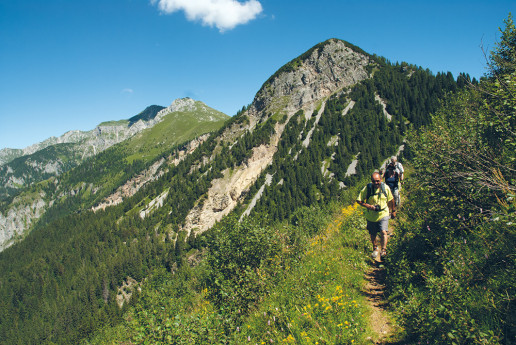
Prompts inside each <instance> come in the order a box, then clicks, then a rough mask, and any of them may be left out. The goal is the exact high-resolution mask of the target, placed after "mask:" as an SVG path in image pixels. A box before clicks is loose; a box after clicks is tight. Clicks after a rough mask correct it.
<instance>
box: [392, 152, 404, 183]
mask: <svg viewBox="0 0 516 345" xmlns="http://www.w3.org/2000/svg"><path fill="white" fill-rule="evenodd" d="M391 164H392V165H394V168H395V170H396V172H397V173H398V176H399V177H400V181H403V173H404V172H405V170H404V169H403V164H401V163H400V162H398V158H397V157H396V156H392V157H391Z"/></svg>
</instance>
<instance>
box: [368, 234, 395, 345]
mask: <svg viewBox="0 0 516 345" xmlns="http://www.w3.org/2000/svg"><path fill="white" fill-rule="evenodd" d="M390 233H391V234H392V229H391V230H390ZM384 265H385V263H384V262H382V261H381V259H380V256H378V257H377V258H376V259H374V260H373V259H371V265H370V268H369V270H368V271H367V272H366V275H365V277H366V280H367V284H366V285H365V287H364V294H365V295H366V297H367V300H368V302H369V307H370V310H371V317H370V325H371V329H372V330H373V331H374V332H375V334H376V337H375V338H374V339H370V340H371V344H375V345H402V344H404V343H403V342H399V336H400V334H399V332H400V330H399V328H398V327H397V326H396V324H395V322H394V320H393V319H392V316H391V315H390V313H389V312H388V310H387V308H388V302H387V299H386V296H385V277H386V274H387V271H386V269H385V266H384Z"/></svg>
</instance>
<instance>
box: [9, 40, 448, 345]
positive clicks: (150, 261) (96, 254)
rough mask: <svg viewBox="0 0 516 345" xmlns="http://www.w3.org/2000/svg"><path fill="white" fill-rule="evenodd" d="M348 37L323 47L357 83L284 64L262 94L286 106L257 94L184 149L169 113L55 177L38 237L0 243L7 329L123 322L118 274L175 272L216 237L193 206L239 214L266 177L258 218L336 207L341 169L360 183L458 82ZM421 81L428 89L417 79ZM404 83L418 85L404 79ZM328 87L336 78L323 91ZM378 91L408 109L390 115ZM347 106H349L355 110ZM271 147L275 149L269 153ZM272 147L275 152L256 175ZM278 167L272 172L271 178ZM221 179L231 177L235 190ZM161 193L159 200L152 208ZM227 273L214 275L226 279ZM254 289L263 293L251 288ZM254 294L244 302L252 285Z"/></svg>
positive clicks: (72, 336)
mask: <svg viewBox="0 0 516 345" xmlns="http://www.w3.org/2000/svg"><path fill="white" fill-rule="evenodd" d="M341 44H342V43H339V42H338V41H329V42H327V43H326V44H325V45H324V49H327V50H325V51H326V52H328V54H326V55H325V56H322V57H318V56H315V55H313V54H311V55H310V56H311V59H312V58H313V59H318V58H320V59H323V61H322V62H323V64H322V65H324V66H327V67H331V66H332V65H331V61H332V59H331V57H332V55H331V54H333V53H335V54H337V56H339V59H336V60H335V61H339V63H341V62H342V63H343V65H342V66H340V67H339V68H340V69H339V71H342V73H347V72H346V71H349V73H352V74H354V73H357V75H360V78H363V79H359V81H358V82H355V83H354V84H349V80H350V79H352V78H349V76H348V75H335V76H332V75H331V74H326V72H327V71H328V70H330V69H331V68H326V67H325V68H324V69H322V70H321V71H316V72H313V74H309V73H311V72H310V71H308V70H306V69H294V70H289V71H288V72H282V73H279V75H278V77H277V78H276V79H275V81H274V85H275V87H278V90H279V91H278V92H277V93H276V90H272V89H271V90H270V91H271V93H270V94H269V95H266V96H264V97H263V98H260V99H259V101H260V102H263V104H269V105H270V104H280V103H281V102H282V101H281V102H276V99H275V98H274V97H276V96H274V95H276V94H277V95H278V96H277V97H278V99H279V98H281V99H282V98H289V99H290V101H288V102H287V103H286V105H285V107H284V108H278V111H277V112H274V113H270V112H269V111H270V110H271V109H272V108H271V107H269V106H267V107H265V108H264V109H265V110H264V112H262V113H260V112H259V111H258V110H257V109H259V107H257V106H256V105H254V104H251V105H250V106H249V107H247V108H246V109H244V110H243V111H242V112H240V113H239V114H238V115H237V116H235V117H234V118H232V119H231V120H229V121H227V122H226V123H225V124H222V122H223V121H224V119H218V120H217V121H218V123H219V126H220V127H217V126H214V127H209V128H204V129H203V132H204V131H210V130H213V133H212V135H210V137H209V138H207V139H206V140H205V141H203V142H202V143H200V144H199V146H197V148H195V150H193V151H192V152H190V153H189V154H183V155H182V156H181V157H182V160H179V159H177V160H176V159H175V158H178V157H179V155H180V152H186V151H182V150H181V149H182V148H183V147H184V146H186V144H185V142H182V143H180V142H171V141H168V140H169V135H170V133H173V132H174V129H173V128H172V127H166V121H167V119H165V120H164V121H163V123H160V124H159V125H156V126H155V127H156V129H154V128H153V129H151V130H149V131H148V132H143V133H142V134H141V135H140V136H137V137H134V138H133V139H131V140H129V141H127V142H124V143H120V144H117V145H115V146H113V147H111V148H110V149H108V150H105V151H103V152H102V153H100V154H99V155H97V156H96V157H94V158H90V159H89V160H88V161H87V162H86V163H85V164H81V165H79V166H78V167H76V168H74V169H72V170H70V171H69V172H67V173H65V174H63V175H62V176H60V177H59V178H58V182H57V183H56V184H49V185H48V186H46V187H48V189H46V190H45V191H46V193H48V194H49V195H57V196H59V197H60V198H59V199H58V200H56V201H54V204H53V205H52V207H51V208H50V209H49V210H48V211H47V212H46V213H45V215H44V216H43V217H42V218H41V221H40V222H39V224H38V225H37V226H36V228H35V230H34V231H33V232H31V233H30V234H29V235H28V236H27V238H26V239H25V240H24V241H22V242H20V243H18V244H16V245H14V246H12V247H10V248H8V249H6V250H5V251H3V252H2V253H0V273H1V274H0V276H1V277H3V278H2V284H1V285H0V315H2V316H0V317H2V319H0V321H1V322H0V334H1V335H3V336H2V339H6V340H5V341H6V343H24V344H30V343H52V342H53V343H62V344H66V343H78V342H79V341H81V339H85V338H86V337H88V336H89V335H91V334H92V333H93V332H95V330H96V329H98V328H99V327H100V326H101V325H103V324H106V323H113V324H116V323H118V322H119V321H120V320H121V317H122V315H123V313H124V311H125V309H119V308H118V306H117V304H116V299H117V295H118V294H119V291H118V288H119V287H120V286H122V283H123V282H124V281H126V280H127V277H128V276H129V277H132V278H134V279H136V280H137V281H138V282H141V281H142V280H143V279H144V278H145V277H147V276H148V275H149V274H150V273H151V272H153V271H154V270H155V269H159V268H160V267H162V268H164V269H165V270H166V271H168V272H173V271H176V270H177V269H178V268H181V267H186V266H188V263H189V261H192V260H193V261H195V258H196V257H197V256H199V255H200V254H199V252H198V251H202V250H204V251H209V250H210V248H209V246H206V244H207V242H205V240H204V239H205V238H206V237H203V236H202V235H201V234H200V233H198V232H197V231H196V230H195V228H192V229H191V230H188V231H187V230H185V223H186V221H187V218H188V217H189V218H188V219H193V223H194V224H195V222H200V221H202V212H204V211H211V212H219V210H229V209H228V208H229V207H234V208H232V209H231V210H232V213H231V215H230V218H228V222H229V221H230V220H231V219H233V220H235V219H237V218H238V216H240V214H241V213H242V212H243V211H244V209H246V208H247V207H248V206H249V205H250V204H251V199H252V198H254V197H255V196H257V195H258V192H259V190H260V189H261V188H262V187H263V194H262V196H261V197H260V198H258V200H257V205H256V206H255V208H254V209H252V210H251V216H250V217H252V219H253V221H255V222H256V223H257V224H258V225H262V226H263V224H277V223H281V222H287V223H288V222H301V223H302V221H303V217H302V215H303V213H302V210H304V209H306V208H309V207H322V205H325V204H326V203H328V202H329V201H331V200H335V199H336V198H338V197H340V196H341V195H342V193H343V192H345V189H341V184H340V182H343V183H345V184H346V185H348V188H352V187H353V185H354V184H356V183H358V182H359V181H362V179H363V177H364V176H367V175H369V174H370V172H371V170H372V169H374V168H377V167H378V164H379V163H380V162H382V161H383V159H385V158H386V157H388V156H390V155H391V154H393V153H394V152H396V150H397V148H398V145H399V144H400V143H401V140H402V138H403V135H404V130H406V128H405V129H404V127H403V126H404V125H406V124H409V125H410V124H411V125H412V126H419V124H423V123H426V122H427V121H428V118H429V116H430V114H429V110H428V109H426V108H425V107H426V105H425V104H426V103H431V104H438V99H439V98H440V97H441V96H442V95H443V94H444V93H446V92H448V91H453V89H454V88H456V87H457V85H456V82H455V80H453V78H451V79H450V78H449V76H448V75H443V74H438V75H436V76H434V75H432V74H431V73H430V72H429V71H425V70H423V69H420V68H416V67H413V66H409V67H408V68H409V69H411V71H412V72H413V73H408V72H407V66H405V65H399V64H397V65H394V64H390V63H387V62H386V63H384V64H383V65H380V64H378V66H377V70H376V71H375V73H374V75H373V74H372V73H369V74H367V73H366V72H367V71H366V67H365V66H368V64H369V60H368V59H369V58H370V56H359V55H357V54H358V53H357V52H353V53H351V54H352V56H353V57H354V59H355V60H353V61H357V62H359V65H358V66H359V67H357V69H353V68H351V67H349V65H348V64H347V62H346V60H345V58H343V56H344V55H341V54H342V52H343V51H344V50H339V49H343V48H342V47H341V46H340V45H341ZM328 45H333V46H331V47H330V46H328ZM330 48H331V49H330ZM346 54H347V53H346ZM368 75H369V77H367V76H368ZM382 75H383V76H384V78H380V77H381V76H382ZM312 77H313V78H312ZM288 78H293V79H295V80H296V87H293V88H286V85H288V80H289V79H288ZM303 78H304V79H303ZM311 78H312V79H311ZM328 78H330V79H328ZM331 78H333V79H331ZM308 79H310V80H313V82H312V83H311V84H309V85H310V87H308V88H307V87H306V85H308V84H304V83H303V82H302V80H308ZM297 81H300V82H299V83H297ZM411 83H412V84H411ZM414 84H415V85H417V86H418V88H417V92H415V91H414V89H413V88H411V87H409V85H414ZM398 88H401V89H403V90H404V92H405V93H399V92H396V90H398ZM327 89H330V90H332V91H331V92H330V93H327V92H326V91H324V92H323V91H321V90H327ZM285 90H286V91H285ZM271 95H272V96H271ZM377 96H380V98H381V101H382V102H385V103H386V104H387V107H392V109H394V110H395V111H396V112H397V113H394V111H393V113H391V114H387V115H390V117H388V116H387V115H386V113H385V112H384V109H383V106H382V102H380V101H378V97H377ZM291 100H296V102H292V101H291ZM298 100H299V101H298ZM411 100H413V102H411ZM299 102H301V103H299ZM295 104H297V107H298V108H297V109H296V108H294V105H295ZM350 105H352V106H350ZM348 106H350V107H349V108H348ZM344 109H348V110H347V112H346V113H344ZM389 109H390V108H389ZM182 126H183V125H182ZM162 127H166V128H167V129H165V128H162ZM183 128H185V129H186V128H188V129H189V130H190V132H188V131H187V133H188V135H189V136H191V137H196V136H198V135H199V134H200V132H201V131H200V129H198V130H199V132H197V131H196V130H195V129H192V128H191V127H189V126H188V124H185V125H184V127H183ZM217 128H218V129H217ZM364 129H367V132H365V131H364ZM153 130H155V131H156V132H154V131H153ZM215 130H216V131H215ZM166 133H167V134H166ZM368 133H378V136H377V137H375V138H374V140H375V145H371V143H370V142H369V140H370V136H368V135H367V134H368ZM176 134H180V133H176ZM185 141H186V140H185ZM331 143H333V144H331ZM264 152H266V154H265V153H264ZM262 153H264V154H263V156H262ZM269 156H270V157H271V158H270V161H268V160H266V159H265V158H267V159H268V157H269ZM354 157H358V162H357V167H358V168H357V170H356V171H355V173H353V174H350V175H348V174H347V170H348V169H347V168H348V166H349V165H350V164H351V162H352V161H353V158H354ZM161 159H164V163H162V164H163V169H162V170H161V172H162V174H161V175H159V176H157V175H156V176H157V178H156V179H153V180H149V182H148V183H146V184H145V185H143V186H142V187H141V188H140V189H139V190H138V191H137V192H136V193H134V194H132V195H131V196H130V197H127V198H125V199H124V200H123V202H121V203H119V204H116V205H114V206H111V207H107V208H105V210H101V211H97V212H93V211H91V206H93V205H94V204H95V203H97V202H99V201H101V200H102V199H104V198H105V197H106V196H108V195H110V194H111V193H112V192H114V191H115V190H116V189H117V188H118V187H120V186H122V185H123V184H124V183H125V182H126V181H128V180H129V179H130V178H132V177H134V176H135V175H137V174H140V173H141V172H142V171H144V170H145V169H147V168H148V167H149V166H150V165H151V164H152V163H155V162H157V161H159V160H161ZM260 159H263V162H264V163H263V164H262V165H260V166H259V167H258V168H257V169H256V170H254V171H253V175H250V171H251V170H250V169H253V168H254V163H256V162H258V161H260ZM323 162H329V168H328V173H325V171H324V169H322V165H323ZM227 176H241V177H242V178H241V179H240V180H238V181H239V183H241V185H240V187H239V188H236V185H235V186H221V185H220V184H219V182H220V181H221V180H223V179H224V178H225V177H227ZM268 176H271V178H272V180H271V182H267V181H268ZM215 187H221V189H222V187H224V188H225V187H228V188H226V189H224V190H223V191H222V192H221V191H217V190H215V189H216V188H215ZM233 187H235V188H233ZM151 204H152V205H159V206H156V207H154V208H152V211H151V212H149V213H147V214H146V216H145V217H142V216H140V214H141V213H140V212H141V211H142V210H144V209H147V208H149V205H151ZM231 210H230V211H231ZM222 222H224V218H222ZM230 224H232V223H230ZM234 224H235V227H236V228H238V225H236V224H237V223H234ZM244 228H245V226H244ZM247 229H249V228H247ZM306 231H310V230H309V229H306ZM295 232H296V231H293V232H292V233H291V234H290V236H292V241H293V243H292V244H295V242H296V241H297V240H296V236H297V235H296V233H295ZM209 233H210V230H208V232H207V233H206V236H210V235H209ZM254 234H255V235H256V236H257V238H258V239H259V238H262V237H260V236H261V235H260V234H259V233H254ZM310 235H313V234H310ZM203 238H204V239H203ZM213 240H216V238H213ZM256 243H261V241H257V242H256ZM255 249H256V248H255ZM256 250H258V249H256ZM258 251H259V250H258ZM270 253H272V251H271V252H268V254H267V255H269V254H270ZM242 255H243V256H244V257H245V255H244V254H242ZM213 260H216V258H215V257H213ZM260 260H261V259H260ZM239 272H240V273H242V275H241V276H238V277H236V278H235V279H237V278H238V279H241V280H245V279H247V278H246V274H247V273H249V274H250V275H249V278H252V279H255V278H256V276H254V273H253V272H256V271H253V272H248V271H246V270H245V269H244V270H243V271H239ZM246 272H247V273H246ZM184 274H188V270H186V273H184ZM220 274H224V272H220ZM251 274H253V275H251ZM271 274H273V272H272V271H271ZM214 278H216V277H214ZM215 280H216V279H214V280H213V281H212V283H213V284H214V286H216V285H217V284H218V283H216V282H215ZM241 280H238V281H241ZM251 281H252V280H251ZM171 284H176V283H174V282H172V283H171ZM177 284H182V283H181V281H178V282H177ZM221 284H223V285H222V286H219V288H220V289H219V290H218V291H219V292H220V294H219V295H218V296H219V297H220V298H222V297H223V296H227V294H228V291H231V290H226V289H231V284H229V285H225V284H226V283H224V282H222V281H221ZM249 291H250V292H253V291H252V290H249ZM177 293H178V294H181V292H179V291H178V292H177ZM253 293H254V292H253ZM253 296H255V297H257V296H258V295H250V296H249V297H253ZM212 297H214V298H215V297H216V296H215V295H213V296H212ZM219 297H217V298H219ZM240 297H242V299H241V300H239V301H240V302H242V303H244V304H242V305H241V307H242V308H243V307H244V306H245V301H246V298H247V297H246V296H245V294H243V295H241V296H240ZM219 307H220V305H219ZM250 307H251V306H247V307H246V308H250ZM125 308H127V304H126V307H125ZM222 308H223V306H222ZM232 310H233V311H235V310H238V308H237V309H232ZM242 310H243V309H242ZM249 310H251V309H249ZM142 312H143V313H144V312H145V311H142ZM7 315H9V319H8V317H7ZM229 325H232V324H229ZM2 341H3V340H2Z"/></svg>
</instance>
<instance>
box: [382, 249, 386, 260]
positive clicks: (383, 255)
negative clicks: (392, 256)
mask: <svg viewBox="0 0 516 345" xmlns="http://www.w3.org/2000/svg"><path fill="white" fill-rule="evenodd" d="M386 256H387V251H386V250H385V249H384V250H382V253H381V254H380V257H381V258H382V259H383V258H384V257H386Z"/></svg>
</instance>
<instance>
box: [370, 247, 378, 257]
mask: <svg viewBox="0 0 516 345" xmlns="http://www.w3.org/2000/svg"><path fill="white" fill-rule="evenodd" d="M377 256H378V249H375V250H374V251H373V254H371V257H372V258H373V259H376V257H377Z"/></svg>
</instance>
